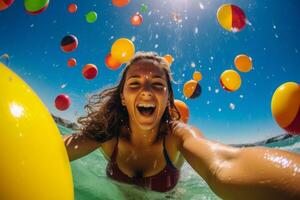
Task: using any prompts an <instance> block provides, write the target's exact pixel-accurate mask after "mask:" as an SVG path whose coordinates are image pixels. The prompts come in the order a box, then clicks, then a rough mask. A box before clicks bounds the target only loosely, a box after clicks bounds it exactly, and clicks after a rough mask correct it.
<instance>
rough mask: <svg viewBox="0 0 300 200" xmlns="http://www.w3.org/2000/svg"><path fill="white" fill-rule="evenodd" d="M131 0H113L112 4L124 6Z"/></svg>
mask: <svg viewBox="0 0 300 200" xmlns="http://www.w3.org/2000/svg"><path fill="white" fill-rule="evenodd" d="M129 2H130V0H112V4H113V5H114V6H117V7H124V6H126V5H127V4H129Z"/></svg>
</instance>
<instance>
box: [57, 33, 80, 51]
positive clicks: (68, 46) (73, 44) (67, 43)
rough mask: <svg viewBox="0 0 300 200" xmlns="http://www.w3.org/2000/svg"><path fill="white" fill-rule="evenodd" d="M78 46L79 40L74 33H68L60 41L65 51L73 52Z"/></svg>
mask: <svg viewBox="0 0 300 200" xmlns="http://www.w3.org/2000/svg"><path fill="white" fill-rule="evenodd" d="M77 46H78V40H77V38H76V36H74V35H66V36H65V37H64V38H63V39H62V40H61V43H60V47H61V49H62V50H63V51H64V52H67V53H68V52H72V51H74V50H75V49H76V48H77Z"/></svg>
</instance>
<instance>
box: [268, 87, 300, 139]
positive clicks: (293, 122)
mask: <svg viewBox="0 0 300 200" xmlns="http://www.w3.org/2000/svg"><path fill="white" fill-rule="evenodd" d="M271 110H272V114H273V117H274V119H275V120H276V122H277V123H278V125H279V126H280V127H281V128H283V129H285V130H286V131H287V132H288V133H290V134H298V135H300V85H299V84H297V83H295V82H287V83H284V84H282V85H281V86H279V87H278V88H277V89H276V90H275V92H274V94H273V97H272V101H271Z"/></svg>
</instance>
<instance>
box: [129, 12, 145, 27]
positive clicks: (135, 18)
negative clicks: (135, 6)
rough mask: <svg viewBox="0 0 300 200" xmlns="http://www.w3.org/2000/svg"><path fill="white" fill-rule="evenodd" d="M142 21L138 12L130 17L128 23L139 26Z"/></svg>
mask: <svg viewBox="0 0 300 200" xmlns="http://www.w3.org/2000/svg"><path fill="white" fill-rule="evenodd" d="M142 22H143V16H142V15H141V14H140V13H138V12H137V13H135V14H134V15H133V16H131V17H130V23H131V24H132V25H133V26H140V25H141V24H142Z"/></svg>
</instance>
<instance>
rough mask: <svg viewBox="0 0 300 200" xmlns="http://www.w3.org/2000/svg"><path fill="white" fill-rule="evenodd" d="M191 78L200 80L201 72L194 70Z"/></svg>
mask: <svg viewBox="0 0 300 200" xmlns="http://www.w3.org/2000/svg"><path fill="white" fill-rule="evenodd" d="M193 79H194V80H195V81H201V80H202V74H201V72H199V71H195V72H194V73H193Z"/></svg>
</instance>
